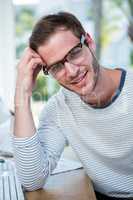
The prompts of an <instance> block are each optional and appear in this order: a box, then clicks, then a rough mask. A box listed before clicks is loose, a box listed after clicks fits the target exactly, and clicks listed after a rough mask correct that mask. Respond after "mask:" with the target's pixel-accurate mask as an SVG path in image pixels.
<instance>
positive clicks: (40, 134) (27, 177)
mask: <svg viewBox="0 0 133 200" xmlns="http://www.w3.org/2000/svg"><path fill="white" fill-rule="evenodd" d="M55 110H56V108H55V105H54V104H53V102H51V101H50V102H49V103H48V105H46V106H45V107H44V109H43V111H42V113H41V116H40V120H39V127H38V129H37V131H36V133H35V134H34V135H33V136H32V137H30V138H16V137H14V138H13V146H14V157H15V162H16V167H17V173H18V177H19V180H20V182H21V184H22V186H23V187H24V189H26V190H28V191H32V190H36V189H39V188H42V187H43V186H44V184H45V182H46V179H47V178H48V176H49V175H50V174H51V172H52V171H53V169H54V168H55V167H56V165H57V162H58V160H59V158H60V155H61V153H62V152H63V149H64V146H65V145H66V144H67V141H66V139H65V137H64V136H63V134H62V132H61V130H60V128H59V126H58V124H57V122H56V112H55ZM57 121H58V120H57Z"/></svg>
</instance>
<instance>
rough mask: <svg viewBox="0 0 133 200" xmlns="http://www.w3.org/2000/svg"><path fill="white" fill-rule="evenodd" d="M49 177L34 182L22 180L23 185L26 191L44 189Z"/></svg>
mask: <svg viewBox="0 0 133 200" xmlns="http://www.w3.org/2000/svg"><path fill="white" fill-rule="evenodd" d="M46 180H47V177H44V176H43V177H38V178H37V179H32V180H22V181H21V184H22V187H23V189H24V191H35V190H38V189H42V188H43V187H44V185H45V183H46Z"/></svg>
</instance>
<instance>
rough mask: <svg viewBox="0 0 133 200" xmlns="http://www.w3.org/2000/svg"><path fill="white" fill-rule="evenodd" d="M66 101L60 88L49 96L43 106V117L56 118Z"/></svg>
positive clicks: (41, 115)
mask: <svg viewBox="0 0 133 200" xmlns="http://www.w3.org/2000/svg"><path fill="white" fill-rule="evenodd" d="M63 103H64V94H63V92H62V89H60V90H59V91H58V92H57V93H56V94H54V95H53V96H52V97H50V98H49V100H48V101H47V103H46V104H45V105H44V106H43V109H42V111H41V114H40V119H41V118H43V119H44V118H56V115H57V113H58V112H60V110H61V105H62V104H63Z"/></svg>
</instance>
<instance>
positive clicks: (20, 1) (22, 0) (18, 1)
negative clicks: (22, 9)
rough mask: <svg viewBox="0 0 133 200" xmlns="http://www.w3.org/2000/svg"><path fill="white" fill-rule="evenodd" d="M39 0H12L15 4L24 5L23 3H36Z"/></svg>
mask: <svg viewBox="0 0 133 200" xmlns="http://www.w3.org/2000/svg"><path fill="white" fill-rule="evenodd" d="M38 3H39V0H13V4H15V5H24V4H38Z"/></svg>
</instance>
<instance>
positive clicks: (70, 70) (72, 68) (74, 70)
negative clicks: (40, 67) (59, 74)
mask: <svg viewBox="0 0 133 200" xmlns="http://www.w3.org/2000/svg"><path fill="white" fill-rule="evenodd" d="M64 65H65V70H66V74H67V76H69V77H72V78H73V77H75V76H77V74H78V72H79V70H80V69H79V67H78V66H76V65H74V64H72V63H69V62H65V63H64Z"/></svg>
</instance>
